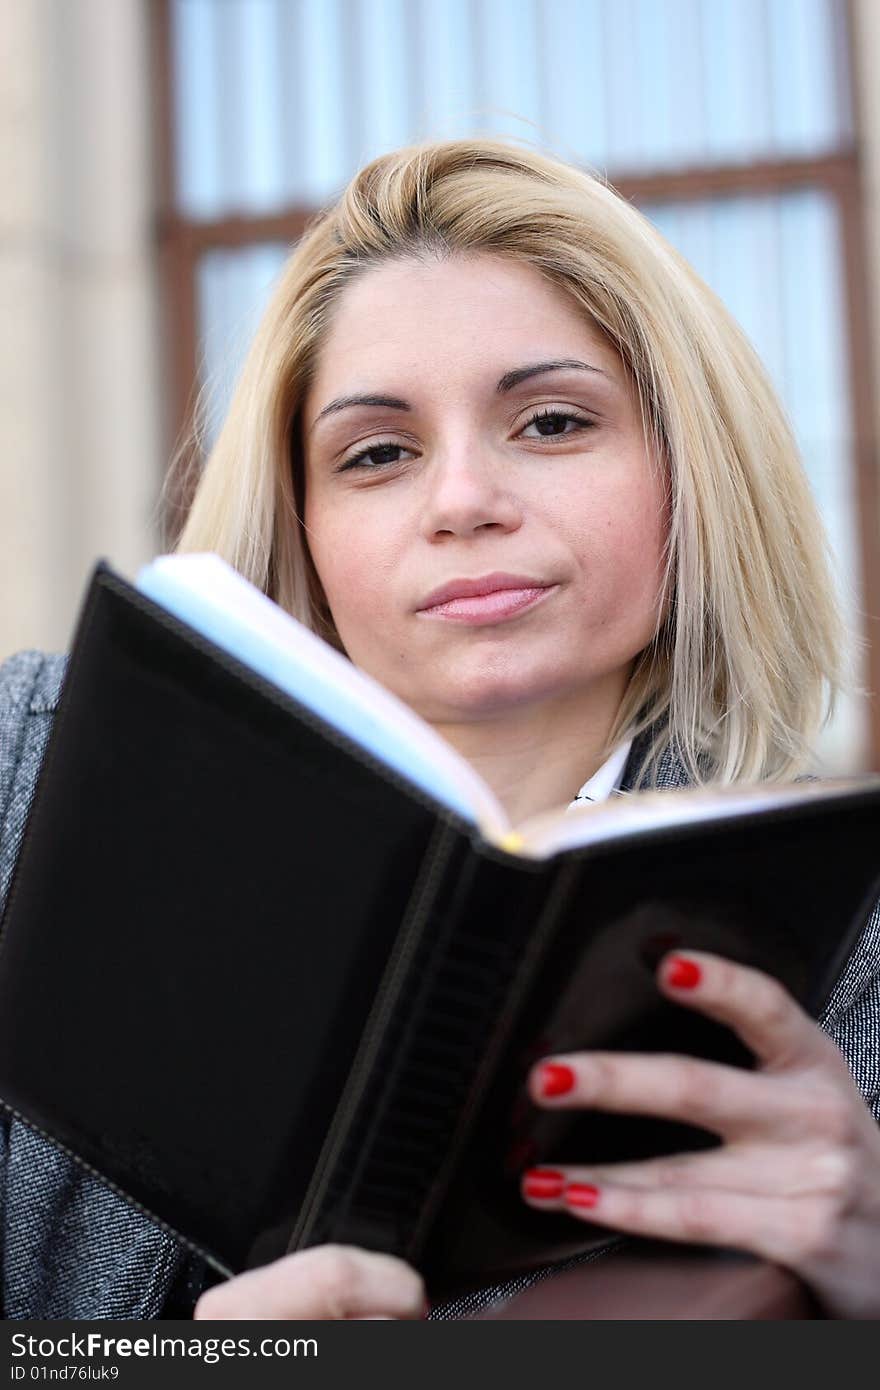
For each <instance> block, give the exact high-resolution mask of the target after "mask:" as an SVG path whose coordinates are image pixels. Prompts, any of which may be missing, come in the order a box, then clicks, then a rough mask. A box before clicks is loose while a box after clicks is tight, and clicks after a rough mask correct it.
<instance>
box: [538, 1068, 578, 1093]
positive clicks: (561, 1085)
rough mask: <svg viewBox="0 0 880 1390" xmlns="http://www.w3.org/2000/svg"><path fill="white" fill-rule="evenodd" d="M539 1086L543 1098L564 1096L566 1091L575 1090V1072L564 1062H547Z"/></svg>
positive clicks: (541, 1072)
mask: <svg viewBox="0 0 880 1390" xmlns="http://www.w3.org/2000/svg"><path fill="white" fill-rule="evenodd" d="M538 1084H539V1086H540V1088H541V1095H542V1096H564V1095H565V1093H566V1091H571V1090H573V1089H574V1072H573V1071H572V1069H571V1067H566V1066H565V1065H564V1064H563V1063H562V1062H545V1064H544V1066H543V1067H542V1068H541V1070H540V1073H539V1079H538Z"/></svg>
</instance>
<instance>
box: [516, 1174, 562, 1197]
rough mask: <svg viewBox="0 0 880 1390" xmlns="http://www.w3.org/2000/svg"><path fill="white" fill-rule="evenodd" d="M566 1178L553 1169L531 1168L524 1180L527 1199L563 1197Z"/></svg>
mask: <svg viewBox="0 0 880 1390" xmlns="http://www.w3.org/2000/svg"><path fill="white" fill-rule="evenodd" d="M564 1187H565V1178H564V1177H563V1176H562V1174H561V1173H557V1172H556V1171H555V1169H553V1168H530V1169H529V1171H528V1172H527V1173H526V1174H525V1176H524V1178H523V1192H524V1193H525V1195H526V1196H527V1197H561V1196H562V1189H563V1188H564Z"/></svg>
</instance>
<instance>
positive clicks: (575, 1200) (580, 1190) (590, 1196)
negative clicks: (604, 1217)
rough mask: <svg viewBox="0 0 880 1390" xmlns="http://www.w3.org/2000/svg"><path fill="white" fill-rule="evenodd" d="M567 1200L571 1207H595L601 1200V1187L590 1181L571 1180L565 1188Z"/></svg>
mask: <svg viewBox="0 0 880 1390" xmlns="http://www.w3.org/2000/svg"><path fill="white" fill-rule="evenodd" d="M565 1200H566V1202H568V1205H569V1206H570V1207H594V1206H595V1205H596V1203H597V1202H598V1200H599V1189H598V1187H594V1186H593V1184H592V1183H589V1182H570V1183H569V1184H568V1187H567V1188H566V1189H565Z"/></svg>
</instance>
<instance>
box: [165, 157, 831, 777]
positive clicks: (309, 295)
mask: <svg viewBox="0 0 880 1390" xmlns="http://www.w3.org/2000/svg"><path fill="white" fill-rule="evenodd" d="M469 253H471V254H476V253H491V254H493V255H497V256H503V257H507V258H510V259H512V260H515V261H519V262H522V263H525V264H527V265H529V266H532V267H534V268H535V269H537V270H538V271H539V272H540V273H541V274H542V275H544V276H546V277H547V279H548V280H549V281H551V282H552V283H553V284H555V285H558V286H560V287H562V288H563V289H564V290H565V291H566V292H567V293H568V294H569V295H570V296H571V297H572V298H573V300H574V301H575V302H576V303H577V304H578V305H579V306H580V307H581V308H582V310H583V312H584V314H585V315H586V316H587V318H588V319H589V321H590V322H591V324H593V325H595V326H597V327H598V329H599V330H600V331H601V332H602V333H603V334H604V335H605V337H606V338H607V340H608V341H609V342H610V343H611V344H612V346H613V347H614V348H615V349H616V350H617V352H618V353H619V354H620V357H621V358H622V360H623V363H624V365H625V367H626V368H627V370H628V372H629V373H630V375H631V378H632V381H633V383H634V385H635V387H636V389H637V392H638V399H639V403H640V406H641V410H642V418H643V421H644V426H645V430H646V437H647V440H648V443H649V445H650V446H651V449H652V453H653V455H654V457H655V458H657V459H660V460H662V462H663V465H664V466H665V469H666V470H667V475H668V490H669V507H670V518H671V520H670V533H669V538H668V545H667V552H666V574H665V581H664V584H665V588H664V601H665V606H666V616H665V618H664V619H663V620H662V621H661V620H658V629H657V631H656V634H655V636H654V639H653V640H652V642H651V643H650V644H649V646H648V647H647V648H646V649H645V650H644V651H643V652H642V653H641V654H640V655H639V656H638V658H637V659H636V662H635V665H634V668H633V672H632V676H631V678H630V681H629V684H628V688H627V691H626V694H625V697H624V700H623V702H622V705H621V708H620V710H619V712H618V716H617V718H616V720H615V723H614V727H613V728H612V730H611V731H610V734H609V739H608V743H607V748H608V749H610V748H611V747H613V746H614V745H615V744H616V743H618V742H619V741H620V740H621V739H622V738H623V737H624V736H625V735H639V734H642V735H645V738H643V740H642V746H645V745H646V746H647V754H646V756H645V758H644V760H643V766H642V775H643V776H644V777H646V778H647V780H648V781H651V780H652V779H653V778H654V777H655V775H656V768H657V765H658V763H659V761H660V759H661V758H662V757H663V754H664V753H665V752H667V751H668V750H670V749H674V750H675V753H676V754H677V756H678V757H680V758H681V759H682V760H683V761H684V764H685V766H686V768H687V770H688V773H689V775H690V777H691V778H692V779H693V780H694V781H696V782H705V781H713V782H720V783H730V782H735V781H752V780H754V781H758V780H767V779H770V780H782V779H787V778H790V777H793V776H795V775H796V774H797V773H798V772H799V771H800V770H802V769H803V768H804V767H805V766H806V765H807V762H808V759H809V757H810V753H811V747H812V743H813V740H814V738H815V736H816V734H817V732H818V731H819V729H820V728H821V726H822V724H823V722H824V721H825V720H826V719H827V718H828V717H829V716H830V713H831V711H832V709H833V707H834V699H835V695H836V692H837V690H838V688H839V687H840V685H841V680H842V674H841V670H842V650H843V628H842V623H841V619H840V615H839V612H838V608H837V604H836V600H835V596H834V590H833V584H832V581H831V575H830V569H829V557H828V545H827V540H826V538H825V534H824V531H823V527H822V525H821V522H820V519H819V516H818V513H817V510H816V507H815V504H814V502H813V499H812V496H811V493H810V489H809V486H808V483H807V480H806V477H805V475H804V472H803V469H802V466H801V463H800V460H799V457H798V453H797V448H796V446H795V443H794V440H793V437H792V433H791V430H790V428H789V425H788V423H787V421H786V418H785V415H784V413H783V410H782V408H781V406H780V404H779V401H778V400H777V397H776V395H775V393H774V391H773V389H772V387H771V386H770V384H769V381H768V379H767V376H766V374H765V372H764V369H763V367H762V365H761V363H760V361H759V360H758V358H757V356H756V354H755V352H754V351H753V349H752V348H751V346H750V344H749V343H748V341H747V339H746V338H745V336H744V334H743V333H742V331H741V330H740V329H739V328H738V326H737V325H736V323H735V322H734V320H733V319H732V318H731V316H730V314H729V313H728V312H727V310H726V309H725V308H724V306H723V305H722V304H721V302H720V301H719V300H718V299H717V298H716V296H715V295H714V294H712V292H711V291H710V290H709V289H707V287H706V286H705V285H704V284H703V282H702V281H701V280H700V279H699V278H698V276H697V275H696V274H695V273H694V271H693V270H692V269H691V268H690V266H689V265H688V264H687V263H686V262H685V261H684V260H683V259H682V258H681V257H680V256H679V255H678V254H677V253H676V252H675V251H674V250H673V249H672V248H671V247H670V246H669V245H668V244H667V243H666V242H665V241H664V239H663V238H662V237H661V236H660V234H659V233H658V232H657V231H656V230H655V229H654V228H653V227H652V226H651V224H650V223H649V222H648V221H647V219H646V218H644V217H643V216H642V215H641V214H640V213H638V212H637V211H636V210H635V209H634V208H632V207H631V206H630V205H629V204H628V203H627V202H625V201H624V200H623V199H622V198H620V197H619V196H618V195H617V194H616V193H615V192H614V191H613V190H612V189H611V188H609V187H608V186H607V185H606V184H604V183H603V182H602V181H601V180H600V179H598V178H596V177H595V176H593V175H592V174H590V173H587V172H584V171H582V170H580V169H577V168H575V167H573V166H570V165H568V164H565V163H562V162H560V161H558V160H556V159H554V158H552V157H550V156H547V155H544V154H541V153H537V152H535V151H533V150H531V149H520V148H518V147H516V146H514V145H512V144H508V143H507V142H502V141H497V140H488V139H468V140H453V141H440V142H429V143H424V144H420V145H413V146H410V147H407V148H404V149H401V150H397V151H395V152H394V153H391V154H387V155H383V156H382V157H381V158H378V159H375V160H373V161H372V162H371V163H370V164H368V165H367V166H366V167H365V168H363V169H362V170H361V171H360V172H359V173H358V174H357V175H356V176H355V177H354V179H352V181H351V183H350V184H349V185H348V187H347V188H346V189H345V191H344V192H343V193H342V195H341V197H340V198H339V199H338V201H337V202H335V203H334V204H333V205H332V206H331V207H329V208H327V209H325V210H323V211H322V212H321V213H319V214H318V215H317V217H316V218H315V220H314V221H313V222H312V223H311V224H310V226H309V228H308V229H307V231H306V233H305V235H304V236H303V237H302V239H301V241H300V242H299V243H298V245H297V246H296V247H295V249H294V251H293V253H292V255H291V256H290V258H289V260H288V262H287V265H286V267H285V269H284V271H283V273H282V275H281V277H280V279H279V281H278V283H277V285H276V288H275V290H274V293H273V295H272V298H271V302H270V303H269V305H268V308H267V310H266V312H265V315H264V317H263V319H262V322H261V324H260V327H259V329H258V331H257V334H256V337H255V340H254V342H253V345H252V347H251V349H250V352H249V354H248V357H247V360H246V362H245V365H244V368H243V371H242V373H241V376H240V378H239V381H238V384H237V388H236V390H235V393H234V396H233V399H232V403H231V406H230V408H229V411H228V414H227V416H226V420H225V423H224V424H223V427H222V430H221V432H220V434H219V437H218V439H217V442H216V444H215V446H214V448H213V449H212V451H211V453H210V456H209V458H208V460H207V463H206V464H205V467H204V470H203V472H202V475H201V478H200V481H199V483H198V487H197V489H196V492H195V497H194V500H193V503H192V506H191V509H190V511H189V515H188V518H187V520H186V523H185V526H184V528H183V530H182V533H181V535H180V537H179V540H178V542H177V547H176V548H177V549H178V550H181V551H193V550H213V551H216V552H217V553H218V554H219V555H221V556H223V557H224V559H226V560H227V561H228V562H229V563H230V564H232V565H233V566H235V568H236V569H237V570H239V571H240V572H241V573H242V574H243V575H244V576H246V578H248V579H249V580H250V581H251V582H252V583H254V584H256V585H258V586H259V587H260V588H261V589H263V590H264V591H265V592H267V593H269V594H270V595H271V597H273V598H274V599H275V600H276V602H278V603H279V604H280V605H281V606H282V607H283V608H285V609H287V610H288V612H290V613H292V614H293V615H294V616H295V617H296V618H298V619H299V620H300V621H301V622H303V623H305V624H306V626H308V627H310V628H311V629H312V630H313V631H316V632H318V633H320V634H321V635H322V636H323V637H325V638H326V639H327V640H328V641H330V642H332V643H333V644H334V645H335V646H337V647H338V648H339V649H340V650H342V645H341V642H340V640H339V638H338V634H337V633H336V631H335V628H334V626H333V622H332V617H331V615H330V613H329V609H328V607H327V604H326V600H325V599H324V596H323V593H322V591H321V586H320V583H319V581H318V577H317V574H316V572H315V569H314V566H313V564H312V562H311V557H310V555H309V553H308V547H307V544H306V543H305V535H304V531H303V527H302V523H301V520H300V514H299V507H300V505H301V501H302V491H301V489H302V457H301V448H300V442H299V421H298V413H299V408H300V403H301V401H302V399H303V397H304V394H305V391H306V389H307V387H308V385H309V382H310V380H311V378H312V375H313V373H314V369H315V363H316V358H317V354H318V353H319V351H320V348H321V343H322V339H323V336H324V334H325V332H326V330H327V327H328V323H329V320H330V316H331V314H332V312H333V308H334V305H335V304H336V302H337V300H338V299H339V296H340V295H341V294H342V293H343V291H344V289H345V287H346V285H347V284H349V283H350V282H351V280H352V279H353V278H354V277H355V276H358V275H362V274H364V273H365V272H366V271H368V270H369V269H370V267H372V266H375V265H377V264H378V263H381V262H385V261H389V260H400V259H402V258H420V259H424V258H426V257H445V256H450V255H467V254H469ZM646 731H648V732H647V734H646Z"/></svg>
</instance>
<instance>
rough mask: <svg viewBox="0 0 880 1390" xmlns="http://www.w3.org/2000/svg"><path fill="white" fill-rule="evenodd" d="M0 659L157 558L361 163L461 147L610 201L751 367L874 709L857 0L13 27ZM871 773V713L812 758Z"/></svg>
mask: <svg viewBox="0 0 880 1390" xmlns="http://www.w3.org/2000/svg"><path fill="white" fill-rule="evenodd" d="M7 8H8V12H9V16H10V19H11V23H10V24H7V28H6V33H5V36H4V37H3V39H2V40H0V43H2V48H0V79H2V80H0V92H2V93H3V95H0V101H2V102H3V103H5V104H6V106H7V111H6V116H7V119H6V120H5V121H4V122H3V123H2V131H0V158H2V160H3V162H4V164H5V172H6V180H5V187H6V189H7V198H6V200H5V202H4V206H3V211H2V212H0V217H2V218H3V219H4V220H5V231H6V235H5V237H4V238H3V241H2V243H0V306H2V308H3V309H4V310H5V313H4V320H5V322H6V324H7V326H11V329H12V331H11V332H7V336H6V340H5V346H4V349H3V364H4V372H3V378H2V380H3V387H2V394H0V439H2V445H3V451H2V456H0V457H2V463H0V583H2V593H3V604H2V608H0V658H2V657H3V656H4V655H6V654H8V652H10V651H12V650H15V649H16V648H18V647H22V646H48V647H51V648H55V649H59V648H63V647H64V646H65V645H66V643H67V641H68V640H69V635H70V627H71V623H72V621H73V618H74V616H75V612H76V607H77V603H78V600H79V597H80V594H81V591H82V587H83V585H84V583H85V580H86V577H87V574H88V571H89V568H90V566H91V564H92V563H93V562H94V559H95V558H97V557H98V556H99V555H103V556H106V557H107V558H109V559H111V560H112V561H113V562H114V563H116V564H117V565H118V566H119V567H120V568H121V569H123V570H124V571H126V572H131V571H133V570H134V569H135V568H136V566H137V565H138V564H139V563H140V561H141V560H142V559H144V558H145V557H147V556H148V555H150V554H152V553H154V551H155V550H156V548H157V546H158V545H159V543H160V542H159V537H160V519H161V518H160V490H161V486H162V481H163V476H164V471H165V467H166V464H167V461H168V459H169V457H170V455H171V452H172V450H173V447H174V442H175V440H176V438H177V437H178V436H179V433H180V431H181V430H182V429H184V428H185V426H186V422H187V418H188V415H189V412H190V410H191V407H192V403H193V400H194V396H195V393H196V392H197V391H198V390H199V389H200V388H201V387H203V386H207V387H208V388H209V389H210V391H211V395H212V408H213V414H212V428H213V427H216V421H217V419H218V418H219V417H220V416H221V415H222V411H223V408H224V405H225V401H226V400H227V399H228V394H229V391H230V389H231V385H232V382H233V380H234V376H235V373H236V370H237V368H238V365H239V364H240V361H241V358H242V356H243V354H244V351H245V349H246V346H247V342H248V339H249V335H250V333H251V331H252V328H253V324H254V322H255V320H256V318H257V316H258V315H259V312H260V309H261V307H262V304H263V303H264V301H265V296H266V294H267V292H268V288H269V286H270V285H271V282H272V280H273V278H274V276H275V275H276V274H277V271H278V269H279V267H280V265H281V263H282V261H283V259H284V256H285V255H286V254H287V251H288V249H289V247H290V245H291V244H292V243H293V242H294V241H295V239H296V237H297V235H298V234H299V232H300V231H301V229H302V227H303V225H304V223H305V221H306V220H307V218H308V217H309V215H310V214H311V213H312V212H314V210H315V209H316V208H317V207H319V206H321V205H322V204H324V203H325V202H327V201H328V200H329V199H331V198H332V197H333V196H334V194H335V193H336V192H337V191H338V190H339V188H340V187H341V186H342V185H343V184H344V183H345V182H346V181H347V179H348V178H349V177H350V176H351V174H352V173H353V172H354V170H355V169H356V168H357V167H358V166H359V165H360V164H362V163H364V162H365V161H366V160H368V159H370V158H372V157H374V156H375V155H376V154H379V153H381V152H382V151H383V150H386V149H391V148H394V147H395V146H397V145H400V144H404V143H407V142H409V141H412V140H415V139H421V138H427V137H431V136H436V137H441V138H442V137H449V136H459V135H465V134H470V133H481V132H482V133H487V134H493V135H499V136H501V137H512V138H513V139H515V140H520V141H525V142H527V143H533V144H534V145H536V146H538V147H539V148H544V149H547V150H548V151H550V152H553V153H556V154H558V155H559V156H561V157H562V158H566V159H569V160H571V161H573V162H576V163H580V164H583V165H587V166H590V167H592V168H595V169H598V170H599V171H601V172H602V173H603V174H606V175H607V177H608V178H609V179H610V181H611V182H612V183H613V184H614V185H615V186H616V187H618V188H619V189H620V190H621V191H622V192H623V193H624V194H625V195H626V196H627V197H630V198H632V199H633V200H634V201H635V202H636V203H637V205H638V206H640V207H641V208H642V209H643V210H644V211H645V212H646V214H647V215H648V216H650V217H651V218H652V220H654V221H655V223H656V224H657V225H658V226H659V228H660V230H661V231H662V232H663V233H664V234H665V235H666V236H667V237H668V238H669V239H670V240H671V241H672V242H673V244H675V245H677V246H678V247H679V248H680V249H681V250H682V252H683V253H684V254H685V255H686V256H687V257H688V258H689V259H690V260H691V261H692V263H693V264H694V266H695V268H696V269H697V271H698V272H699V273H700V274H701V275H702V276H703V277H704V278H705V279H706V280H707V282H708V283H709V284H710V285H712V287H713V288H714V289H716V290H717V292H718V293H719V294H720V295H721V297H722V298H723V299H724V300H725V302H726V303H727V304H728V306H729V307H730V309H731V310H732V312H733V313H734V314H735V315H736V317H737V318H738V319H739V321H740V322H741V323H742V325H743V327H744V328H745V330H746V332H747V333H748V334H749V336H750V337H751V339H752V341H753V342H754V344H755V346H756V347H757V349H758V351H759V352H760V354H761V355H762V357H763V359H764V361H765V363H766V364H767V366H768V368H769V370H770V374H771V376H772V377H773V379H774V381H775V383H776V385H777V387H778V389H779V391H780V394H781V396H782V398H783V401H784V403H785V405H786V407H787V409H788V412H789V414H790V416H791V419H792V422H793V424H794V427H795V431H796V433H797V435H798V438H799V442H800V445H801V449H802V452H803V455H804V459H805V463H806V466H807V470H808V473H809V476H810V479H811V483H812V486H813V489H814V492H815V494H816V497H817V500H818V502H819V505H820V509H821V511H822V514H823V517H824V519H825V523H826V526H827V528H828V531H829V535H830V538H831V541H832V545H833V549H834V554H835V558H836V564H837V571H838V582H839V585H840V589H841V594H842V597H843V599H844V604H845V607H846V610H847V613H848V616H849V619H850V623H851V626H852V627H853V629H854V631H855V632H856V633H857V634H858V635H859V637H860V638H861V640H862V641H863V642H865V644H866V649H865V655H864V657H863V658H862V659H861V670H860V672H859V674H860V676H861V679H862V680H863V681H864V682H865V684H866V685H867V686H868V688H869V689H873V688H878V687H880V633H878V631H877V630H878V629H880V486H878V460H877V448H876V441H877V439H878V437H880V333H878V329H880V5H878V4H877V3H876V0H68V2H67V3H58V2H57V0H8V5H7ZM823 756H824V759H825V762H826V765H828V766H830V767H839V768H846V767H858V766H865V765H875V766H880V714H878V702H877V701H876V700H874V701H873V702H871V701H870V700H862V701H859V700H856V701H854V702H849V703H848V704H847V705H846V706H845V707H844V708H843V709H842V711H841V714H840V716H839V717H838V719H837V721H836V722H835V725H834V726H833V728H832V729H831V730H829V731H828V734H827V736H826V739H825V742H824V744H823Z"/></svg>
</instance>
